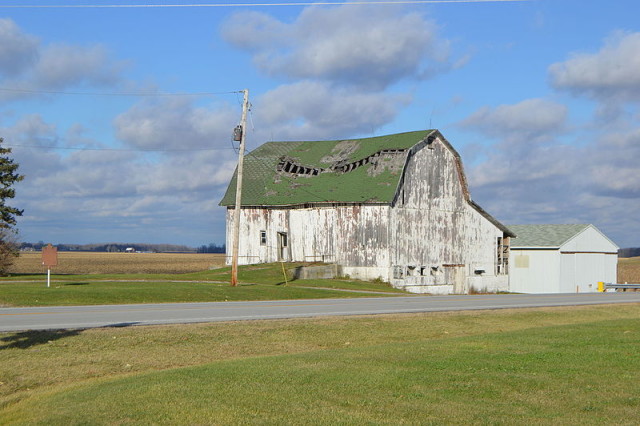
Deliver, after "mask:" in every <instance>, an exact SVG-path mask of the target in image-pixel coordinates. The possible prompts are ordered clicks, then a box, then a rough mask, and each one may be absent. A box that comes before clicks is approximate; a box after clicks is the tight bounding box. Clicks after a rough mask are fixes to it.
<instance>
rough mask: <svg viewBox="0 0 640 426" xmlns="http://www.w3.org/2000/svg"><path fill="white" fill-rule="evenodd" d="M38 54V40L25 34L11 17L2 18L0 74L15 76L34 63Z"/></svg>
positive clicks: (0, 21)
mask: <svg viewBox="0 0 640 426" xmlns="http://www.w3.org/2000/svg"><path fill="white" fill-rule="evenodd" d="M37 56H38V41H37V39H36V38H35V37H33V36H31V35H28V34H24V33H23V32H22V31H21V30H20V28H18V26H17V25H16V24H15V22H13V21H12V20H10V19H0V76H1V75H5V76H13V75H16V74H19V73H20V72H21V71H23V70H24V69H25V68H27V67H29V66H30V65H32V64H33V63H34V62H35V61H36V59H37Z"/></svg>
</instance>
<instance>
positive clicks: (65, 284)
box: [62, 283, 89, 286]
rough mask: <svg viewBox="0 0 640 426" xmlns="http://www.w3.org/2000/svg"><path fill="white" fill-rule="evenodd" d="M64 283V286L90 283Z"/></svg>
mask: <svg viewBox="0 0 640 426" xmlns="http://www.w3.org/2000/svg"><path fill="white" fill-rule="evenodd" d="M62 285H64V286H67V285H89V283H64V284H62Z"/></svg>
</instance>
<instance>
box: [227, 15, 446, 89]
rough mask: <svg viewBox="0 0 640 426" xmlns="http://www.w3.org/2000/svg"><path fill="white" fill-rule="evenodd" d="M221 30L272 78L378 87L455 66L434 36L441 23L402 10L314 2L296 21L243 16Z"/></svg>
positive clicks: (442, 41)
mask: <svg viewBox="0 0 640 426" xmlns="http://www.w3.org/2000/svg"><path fill="white" fill-rule="evenodd" d="M222 32H223V36H224V37H225V38H226V40H227V41H228V42H230V43H231V44H232V45H234V46H235V47H238V48H240V49H245V50H248V51H250V52H251V53H252V54H253V59H254V62H255V64H256V65H257V66H258V68H259V69H261V70H262V71H264V72H266V73H268V74H270V75H273V76H285V77H288V78H293V79H322V80H327V81H331V82H334V83H346V84H349V85H356V86H362V87H369V88H373V89H378V90H379V89H382V88H384V87H387V86H389V85H390V84H393V83H395V82H397V81H399V80H401V79H403V78H424V77H429V76H431V75H433V74H434V73H436V72H440V71H444V70H447V69H450V68H451V67H453V65H451V64H450V58H449V56H450V54H449V44H450V43H449V41H448V40H443V39H440V38H438V37H437V26H436V24H435V23H434V22H433V21H432V20H428V19H426V18H425V17H424V16H423V15H421V14H419V13H415V12H405V11H403V9H396V8H370V7H356V6H341V7H332V8H324V7H309V8H306V9H304V11H303V12H302V13H301V14H300V15H299V16H298V18H297V19H296V20H295V21H294V22H292V23H284V22H281V21H278V20H276V19H274V18H272V17H270V16H269V15H266V14H262V13H258V12H249V13H238V14H236V15H234V16H233V17H232V18H231V19H230V20H229V21H228V22H227V23H226V25H224V26H223V30H222Z"/></svg>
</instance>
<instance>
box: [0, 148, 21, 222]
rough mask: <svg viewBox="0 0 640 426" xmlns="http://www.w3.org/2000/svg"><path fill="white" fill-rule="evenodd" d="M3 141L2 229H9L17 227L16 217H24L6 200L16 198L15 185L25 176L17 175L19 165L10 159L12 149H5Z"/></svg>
mask: <svg viewBox="0 0 640 426" xmlns="http://www.w3.org/2000/svg"><path fill="white" fill-rule="evenodd" d="M3 141H4V140H3V139H2V138H0V228H2V229H9V228H12V227H13V226H15V224H16V216H22V212H23V210H19V209H17V208H15V207H11V206H8V205H7V204H6V200H7V199H10V198H13V197H15V196H16V190H15V189H14V188H13V184H15V183H16V182H20V181H21V180H22V179H24V176H22V175H19V174H18V173H17V170H18V164H16V163H15V162H14V161H13V160H12V159H11V158H9V154H11V148H3V147H2V142H3Z"/></svg>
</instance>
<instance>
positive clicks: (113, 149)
mask: <svg viewBox="0 0 640 426" xmlns="http://www.w3.org/2000/svg"><path fill="white" fill-rule="evenodd" d="M4 146H6V147H7V148H35V149H54V150H59V149H60V150H72V151H125V152H196V151H227V150H231V149H233V148H175V149H144V148H85V147H69V146H55V145H21V144H11V143H9V144H4Z"/></svg>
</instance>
